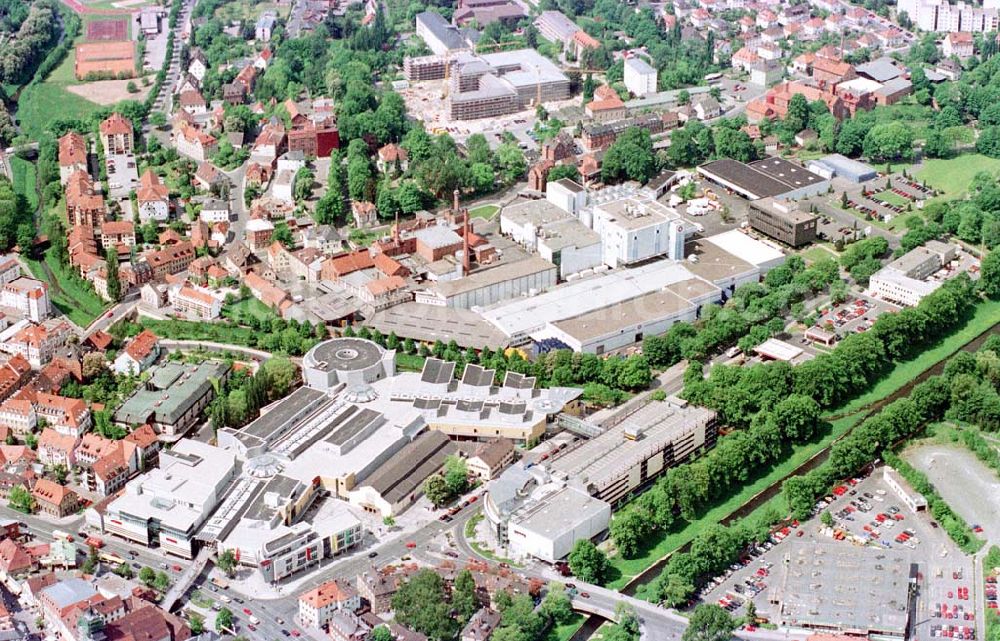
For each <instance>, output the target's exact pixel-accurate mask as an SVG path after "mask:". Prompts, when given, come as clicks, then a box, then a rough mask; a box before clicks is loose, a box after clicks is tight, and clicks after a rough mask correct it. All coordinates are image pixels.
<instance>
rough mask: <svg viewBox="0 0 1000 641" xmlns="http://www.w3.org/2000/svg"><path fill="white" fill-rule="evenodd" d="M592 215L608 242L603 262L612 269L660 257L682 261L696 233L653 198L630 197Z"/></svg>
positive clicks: (601, 207)
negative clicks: (691, 238) (686, 245)
mask: <svg viewBox="0 0 1000 641" xmlns="http://www.w3.org/2000/svg"><path fill="white" fill-rule="evenodd" d="M591 215H592V216H593V229H594V231H595V232H597V233H598V234H599V235H600V237H601V238H602V239H603V241H604V255H603V259H604V264H605V265H607V266H609V267H621V266H624V265H631V264H633V263H638V262H642V261H645V260H648V259H650V258H655V257H657V256H667V257H668V258H670V259H672V260H681V259H682V258H683V257H684V243H685V241H686V240H687V237H688V235H690V234H691V233H692V232H694V231H695V227H694V226H693V225H690V224H687V223H685V221H684V220H682V219H681V218H680V216H678V215H677V212H675V211H674V210H673V209H670V208H669V207H667V206H666V205H663V204H662V203H659V202H657V201H655V200H652V199H649V198H640V197H635V196H630V197H627V198H623V199H620V200H614V201H611V202H607V203H602V204H599V205H595V206H594V207H593V211H592V213H591ZM584 222H586V221H584Z"/></svg>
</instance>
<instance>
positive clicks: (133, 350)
mask: <svg viewBox="0 0 1000 641" xmlns="http://www.w3.org/2000/svg"><path fill="white" fill-rule="evenodd" d="M159 340H160V339H159V338H157V336H156V334H154V333H153V332H151V331H149V330H148V329H147V330H143V331H142V333H140V334H139V335H138V336H136V337H135V338H133V339H132V340H131V341H130V342H129V344H128V345H126V346H125V349H123V350H122V351H121V353H120V354H119V355H118V358H116V359H115V362H114V365H113V366H112V369H113V370H114V371H115V372H117V373H118V374H131V375H133V376H135V375H137V374H140V373H141V372H143V371H145V370H146V369H147V368H148V367H149V366H151V365H152V364H153V363H155V362H156V359H157V358H159V356H160V343H159Z"/></svg>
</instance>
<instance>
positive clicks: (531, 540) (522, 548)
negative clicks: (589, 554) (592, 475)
mask: <svg viewBox="0 0 1000 641" xmlns="http://www.w3.org/2000/svg"><path fill="white" fill-rule="evenodd" d="M610 522H611V506H610V505H609V504H607V503H605V502H604V501H602V500H600V499H597V498H594V497H592V496H590V495H589V494H587V493H586V492H584V491H582V490H579V489H576V488H573V487H569V486H566V487H562V488H559V489H557V490H555V491H554V492H552V493H551V494H548V495H543V496H540V497H538V499H537V500H533V501H532V502H530V503H528V504H526V505H525V506H523V507H522V508H520V509H519V510H517V511H515V512H514V513H513V514H512V515H511V517H510V522H509V523H508V524H507V541H508V543H507V545H508V549H509V551H510V553H511V554H513V555H515V556H517V557H526V556H532V557H534V558H536V559H541V560H543V561H547V562H549V563H554V562H555V561H558V560H559V559H562V558H564V557H565V556H566V555H567V554H569V553H570V550H572V549H573V544H575V543H576V542H577V541H578V540H579V539H588V540H589V539H592V538H594V537H595V536H597V535H598V534H600V533H601V532H603V531H604V530H606V529H608V525H609V523H610Z"/></svg>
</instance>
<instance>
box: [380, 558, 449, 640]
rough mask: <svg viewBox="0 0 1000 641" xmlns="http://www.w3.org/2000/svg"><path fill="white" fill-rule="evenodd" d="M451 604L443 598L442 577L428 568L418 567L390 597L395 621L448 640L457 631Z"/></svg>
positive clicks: (432, 636) (435, 638)
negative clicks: (419, 568)
mask: <svg viewBox="0 0 1000 641" xmlns="http://www.w3.org/2000/svg"><path fill="white" fill-rule="evenodd" d="M451 607H452V606H451V604H450V603H448V600H447V599H446V598H445V588H444V580H443V579H442V578H441V576H440V575H439V574H438V573H437V572H434V571H433V570H429V569H423V570H419V571H418V572H417V573H416V574H414V575H413V577H412V578H411V579H410V580H409V581H406V582H405V583H403V585H402V586H400V588H399V590H397V591H396V594H394V595H393V597H392V609H393V611H395V613H396V620H397V621H399V622H400V623H402V624H403V625H405V626H407V627H409V628H412V629H413V630H415V631H417V632H419V633H421V634H424V635H426V636H428V637H430V638H431V639H434V641H445V640H446V639H452V638H453V637H454V636H455V635H456V634H457V633H458V621H457V620H455V619H454V618H453V617H452V616H451Z"/></svg>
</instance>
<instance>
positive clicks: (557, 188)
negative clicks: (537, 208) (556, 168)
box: [545, 178, 587, 216]
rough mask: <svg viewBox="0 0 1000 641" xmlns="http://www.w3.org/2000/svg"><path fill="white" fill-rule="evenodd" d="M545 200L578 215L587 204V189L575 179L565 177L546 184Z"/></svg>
mask: <svg viewBox="0 0 1000 641" xmlns="http://www.w3.org/2000/svg"><path fill="white" fill-rule="evenodd" d="M545 200H547V201H549V202H550V203H552V204H553V205H555V206H556V207H558V208H559V209H561V210H563V211H565V212H567V213H569V214H573V215H574V216H576V215H578V214H579V213H580V210H582V209H583V208H584V207H585V206H586V205H587V190H586V189H585V188H584V187H583V186H581V185H580V184H578V183H576V182H575V181H572V180H570V179H569V178H563V179H561V180H556V181H554V182H550V183H548V184H547V185H546V186H545Z"/></svg>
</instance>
